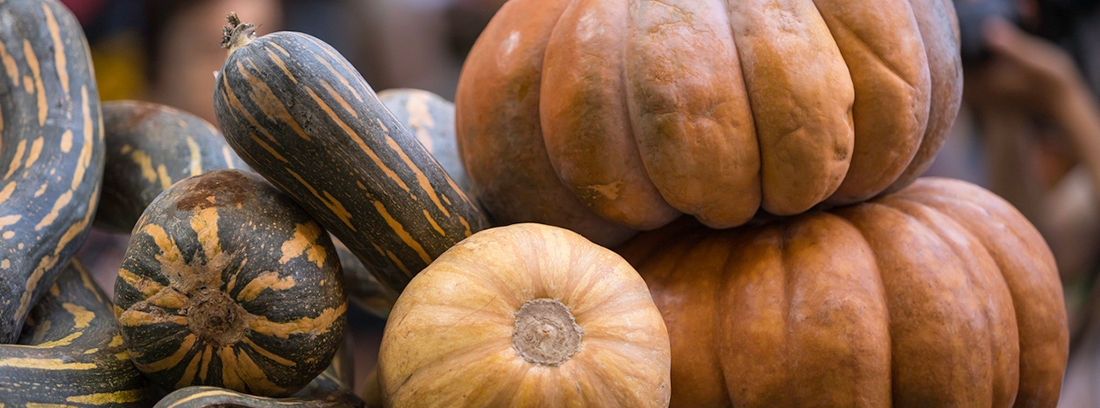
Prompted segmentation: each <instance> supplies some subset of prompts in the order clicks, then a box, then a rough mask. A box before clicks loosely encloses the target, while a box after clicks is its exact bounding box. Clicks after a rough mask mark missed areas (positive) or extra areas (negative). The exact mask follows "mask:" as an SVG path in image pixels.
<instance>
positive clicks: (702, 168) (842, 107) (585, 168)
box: [455, 0, 962, 245]
mask: <svg viewBox="0 0 1100 408" xmlns="http://www.w3.org/2000/svg"><path fill="white" fill-rule="evenodd" d="M954 18H955V17H954V10H953V8H952V7H951V4H950V2H945V1H942V0H858V1H857V0H845V1H841V0H813V1H811V0H798V1H779V0H749V1H740V2H720V1H716V0H711V1H695V0H690V1H689V0H671V1H663V2H659V3H657V2H644V1H640V0H603V1H601V0H514V1H510V2H508V3H506V4H505V5H504V6H503V7H502V8H501V10H500V11H499V12H498V13H497V15H496V16H494V18H493V20H492V22H491V23H490V24H489V26H488V27H487V28H486V30H485V31H484V32H483V34H482V35H481V37H480V38H479V39H478V41H477V43H476V44H475V46H474V47H473V49H472V51H471V53H470V55H469V57H468V59H467V60H466V63H465V65H464V67H463V72H462V76H461V78H460V81H459V84H458V89H457V93H456V96H455V108H456V122H457V127H456V132H457V137H458V141H459V152H460V154H461V157H462V159H463V163H464V166H465V168H466V170H467V172H468V175H469V177H470V182H471V188H472V194H473V195H475V196H477V197H478V200H479V202H480V203H481V204H482V205H483V206H484V207H485V209H486V210H487V211H488V212H489V213H490V214H491V215H492V216H493V217H494V219H495V220H496V221H497V222H498V223H504V224H507V223H512V222H525V221H533V222H540V223H547V224H551V225H557V226H563V227H567V228H569V229H572V230H575V231H578V232H580V233H581V234H582V235H584V236H586V237H588V238H590V239H592V240H594V241H596V242H597V243H601V244H605V245H610V244H614V243H618V242H622V241H623V240H624V239H626V238H627V237H629V236H630V235H631V234H632V232H631V231H632V230H650V229H654V228H658V227H660V226H661V225H664V224H667V223H668V222H670V221H672V220H673V219H675V218H677V217H678V216H679V215H680V214H690V215H693V216H694V217H696V218H698V219H699V220H700V221H701V222H703V223H704V224H706V225H708V226H711V227H714V228H726V227H733V226H737V225H741V224H743V223H745V222H746V221H748V220H749V219H751V218H752V217H753V216H754V214H756V213H757V212H758V210H760V209H763V210H765V211H767V212H770V213H773V214H779V215H792V214H797V213H801V212H804V211H806V210H809V209H810V208H812V207H814V206H816V205H818V204H821V203H823V202H824V203H826V204H829V205H835V204H847V203H854V202H859V201H862V200H866V199H869V198H871V197H873V196H875V195H877V194H879V193H881V192H883V191H885V190H887V189H888V188H891V186H893V187H894V188H898V187H901V186H904V185H906V184H908V183H909V182H911V181H912V180H913V179H915V177H916V176H919V175H920V173H922V172H923V171H924V170H925V169H926V168H927V165H928V163H929V162H930V161H931V159H932V157H933V156H934V154H935V152H936V151H937V150H938V149H939V147H940V146H941V145H942V141H943V135H944V134H946V131H947V130H948V127H949V126H950V124H951V123H952V122H953V121H954V117H955V114H956V112H957V110H958V107H959V101H960V94H961V89H962V87H961V79H962V76H961V65H960V62H959V56H958V40H957V37H956V34H955V33H956V29H955V28H954Z"/></svg>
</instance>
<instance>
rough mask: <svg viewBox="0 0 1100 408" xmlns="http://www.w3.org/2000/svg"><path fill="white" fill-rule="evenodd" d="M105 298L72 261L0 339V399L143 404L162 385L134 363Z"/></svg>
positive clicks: (153, 399) (17, 402)
mask: <svg viewBox="0 0 1100 408" xmlns="http://www.w3.org/2000/svg"><path fill="white" fill-rule="evenodd" d="M112 308H113V306H112V304H111V301H110V299H109V298H108V297H107V295H106V294H105V293H103V290H102V289H100V288H99V286H97V285H96V283H95V282H94V281H93V280H92V276H91V274H89V273H88V271H87V270H85V269H84V267H83V266H81V265H80V263H79V262H77V261H76V260H72V261H70V262H69V264H68V265H67V266H66V267H65V268H64V269H63V270H62V271H61V273H60V274H59V275H58V277H57V280H56V281H55V282H54V284H53V285H52V286H50V288H49V290H48V291H47V292H46V295H45V296H43V297H42V299H41V300H39V302H38V303H37V304H35V306H34V308H32V309H31V312H30V314H29V315H28V317H27V324H26V325H24V326H23V333H22V335H21V336H20V337H19V341H18V342H16V344H4V345H0V384H2V385H3V386H2V387H0V401H3V403H4V404H9V405H8V406H32V405H33V404H42V405H41V406H72V405H73V404H78V405H79V406H82V407H97V406H111V407H133V408H140V407H148V406H149V405H151V404H153V403H154V402H156V400H157V398H158V397H160V395H161V391H160V390H158V389H156V388H155V387H153V385H152V383H150V382H149V380H148V379H146V378H145V376H144V375H142V373H141V371H138V369H137V367H134V363H132V362H131V361H130V354H129V353H128V352H127V351H126V347H125V346H124V345H123V343H122V337H121V336H120V335H119V332H118V326H116V325H115V317H114V313H113V310H112Z"/></svg>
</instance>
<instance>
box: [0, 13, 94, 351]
mask: <svg viewBox="0 0 1100 408" xmlns="http://www.w3.org/2000/svg"><path fill="white" fill-rule="evenodd" d="M0 22H2V23H0V343H12V342H14V341H15V340H16V338H17V337H18V336H19V332H20V328H21V327H23V321H24V319H25V318H26V315H27V312H28V311H29V310H30V309H31V306H33V305H34V304H35V302H36V301H37V300H38V299H39V298H40V297H41V296H42V295H43V294H44V293H45V292H46V289H47V288H49V287H50V285H51V284H52V283H53V281H54V279H55V278H56V277H57V274H58V273H59V272H60V271H61V269H62V267H64V266H65V264H66V263H67V261H68V260H69V258H70V257H72V255H73V254H75V253H76V251H77V249H79V248H80V246H81V245H83V243H84V240H85V238H86V237H87V233H88V230H89V228H90V227H91V224H92V216H93V215H94V213H95V208H96V203H97V202H98V194H99V185H100V179H101V177H102V174H103V150H104V149H103V132H102V128H101V121H100V109H99V91H98V90H97V88H96V82H95V77H94V75H93V73H92V64H91V60H90V54H89V52H88V43H87V41H86V40H85V38H84V32H83V31H82V30H81V27H80V24H78V23H77V21H76V19H75V18H74V17H73V15H72V13H70V12H69V10H68V9H66V8H65V6H63V5H62V4H61V3H59V2H57V1H55V0H46V1H40V0H6V1H3V2H0Z"/></svg>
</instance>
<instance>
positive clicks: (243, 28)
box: [222, 12, 256, 52]
mask: <svg viewBox="0 0 1100 408" xmlns="http://www.w3.org/2000/svg"><path fill="white" fill-rule="evenodd" d="M225 20H226V21H228V22H229V25H227V26H225V27H222V48H225V49H227V50H229V52H233V50H235V49H237V48H240V47H243V46H245V45H246V44H248V43H249V42H252V39H254V38H256V25H255V24H251V23H241V18H240V17H237V13H235V12H229V15H227V16H225Z"/></svg>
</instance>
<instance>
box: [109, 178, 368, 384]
mask: <svg viewBox="0 0 1100 408" xmlns="http://www.w3.org/2000/svg"><path fill="white" fill-rule="evenodd" d="M115 303H116V305H117V309H116V311H115V314H116V316H117V318H118V324H119V327H120V329H121V332H122V338H123V339H124V340H125V341H126V344H127V347H128V349H129V350H130V353H131V355H132V356H133V360H134V363H135V364H136V365H137V367H138V368H139V369H141V370H142V371H143V372H145V373H146V375H147V376H149V378H151V379H153V380H154V381H156V383H157V384H159V385H161V386H162V387H164V388H165V389H169V390H171V389H176V388H182V387H186V386H189V385H212V386H219V387H225V388H229V389H232V390H235V391H239V392H244V393H248V394H253V395H261V396H276V397H279V396H288V395H290V394H293V393H294V392H296V391H297V390H299V389H301V388H302V387H303V386H305V385H306V384H307V383H309V382H310V381H311V380H312V379H313V378H314V377H316V376H317V375H318V374H320V373H321V371H323V370H324V369H325V367H326V366H328V365H329V363H330V362H331V360H332V357H333V355H334V353H335V352H336V350H337V347H338V346H340V345H341V344H342V342H343V341H344V329H345V326H346V320H345V319H346V317H345V314H346V310H347V295H346V293H345V292H344V287H343V276H342V274H341V272H340V264H339V260H338V258H337V255H336V251H335V249H334V248H333V245H332V242H331V240H330V239H329V236H328V234H327V233H325V231H324V229H322V228H321V227H320V225H319V224H317V222H316V221H314V220H313V218H311V217H310V216H309V215H308V214H306V213H305V211H303V210H302V209H301V207H299V206H298V205H297V204H295V203H294V201H293V200H292V199H290V197H289V196H287V195H286V194H285V193H283V192H281V191H280V190H279V189H277V188H276V187H275V186H272V185H271V184H270V183H268V182H267V181H265V180H264V179H263V178H262V177H260V176H259V175H257V174H255V173H251V172H245V171H241V170H215V171H211V172H208V173H205V174H203V175H200V176H196V177H191V178H187V179H184V180H182V181H180V182H178V183H176V184H173V185H172V187H170V188H168V189H167V190H165V191H164V193H163V194H162V195H161V196H160V197H158V198H157V199H156V200H154V201H153V204H152V205H150V206H149V208H147V209H146V211H145V213H144V214H143V215H142V217H141V219H140V220H139V221H138V225H137V226H136V227H135V228H134V233H133V234H132V238H131V240H130V244H129V246H128V248H127V250H126V254H125V258H124V259H123V263H122V267H121V269H120V270H119V276H118V279H117V280H116V281H115ZM226 311H229V312H230V313H229V314H226V313H227V312H226Z"/></svg>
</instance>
